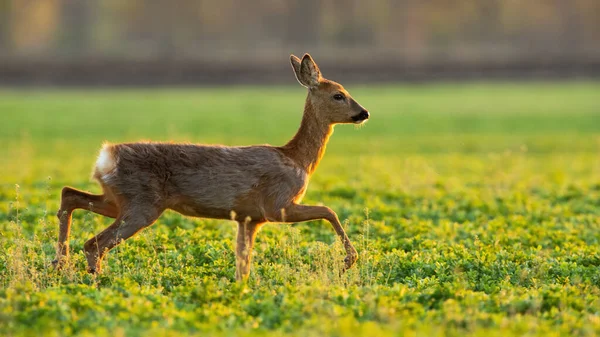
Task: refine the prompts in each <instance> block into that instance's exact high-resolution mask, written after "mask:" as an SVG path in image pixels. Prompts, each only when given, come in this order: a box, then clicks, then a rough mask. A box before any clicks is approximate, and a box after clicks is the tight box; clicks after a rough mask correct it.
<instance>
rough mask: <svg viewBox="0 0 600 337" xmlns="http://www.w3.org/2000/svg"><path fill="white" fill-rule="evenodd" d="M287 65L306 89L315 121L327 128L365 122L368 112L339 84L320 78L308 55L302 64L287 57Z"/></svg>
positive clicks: (295, 59)
mask: <svg viewBox="0 0 600 337" xmlns="http://www.w3.org/2000/svg"><path fill="white" fill-rule="evenodd" d="M290 61H291V63H292V68H293V69H294V74H295V75H296V79H297V80H298V82H300V84H302V85H303V86H305V87H307V88H308V100H309V101H310V103H311V104H312V105H313V106H314V107H315V109H314V111H315V112H316V113H317V118H319V119H320V120H322V121H324V122H326V123H329V124H337V123H352V124H361V123H364V122H365V121H366V120H367V119H369V112H368V111H367V110H366V109H365V108H363V107H362V106H361V105H360V104H358V103H357V102H356V101H355V100H354V98H352V96H350V93H348V91H346V89H344V87H343V86H342V85H341V84H339V83H336V82H334V81H330V80H327V79H325V78H323V76H321V71H320V70H319V67H318V66H317V64H316V63H315V61H314V60H313V59H312V57H310V55H308V54H304V57H302V60H300V59H299V58H297V57H296V56H294V55H291V56H290Z"/></svg>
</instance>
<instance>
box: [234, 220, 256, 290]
mask: <svg viewBox="0 0 600 337" xmlns="http://www.w3.org/2000/svg"><path fill="white" fill-rule="evenodd" d="M261 224H262V223H260V222H256V221H249V222H248V221H246V222H242V221H239V222H238V234H237V245H236V247H235V255H236V270H235V279H236V280H237V281H245V280H247V279H248V276H250V266H251V263H252V248H253V247H254V239H255V238H256V233H257V232H258V228H259V227H260V225H261Z"/></svg>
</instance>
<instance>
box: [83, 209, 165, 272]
mask: <svg viewBox="0 0 600 337" xmlns="http://www.w3.org/2000/svg"><path fill="white" fill-rule="evenodd" d="M162 212H163V209H159V208H156V207H152V206H141V207H140V206H138V207H123V209H122V212H121V215H119V217H117V219H116V220H115V222H113V224H112V225H110V226H108V227H107V228H106V229H105V230H103V231H102V232H101V233H100V234H98V235H96V236H95V237H93V238H91V239H89V240H88V241H87V242H86V243H85V244H84V252H85V256H86V258H87V261H88V272H90V273H99V272H100V264H101V262H102V259H103V258H104V256H105V255H106V253H107V252H108V251H109V250H111V249H112V248H114V247H115V246H117V245H118V244H119V243H121V241H124V240H127V239H128V238H130V237H131V236H133V235H134V234H135V233H137V232H139V231H140V230H142V229H144V228H146V227H148V226H150V225H151V224H153V223H154V221H156V219H158V217H159V216H160V214H161V213H162Z"/></svg>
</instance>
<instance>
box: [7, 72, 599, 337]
mask: <svg viewBox="0 0 600 337" xmlns="http://www.w3.org/2000/svg"><path fill="white" fill-rule="evenodd" d="M348 89H349V90H350V92H351V93H352V94H353V96H354V97H355V98H356V99H357V100H358V101H359V102H360V103H361V104H362V105H364V106H365V107H367V108H368V109H369V110H370V111H371V114H372V118H371V121H369V123H368V124H367V125H366V126H365V127H362V128H360V129H357V128H355V127H353V126H343V125H341V126H337V127H336V131H335V134H334V135H333V138H332V140H331V142H330V144H329V146H328V150H327V153H326V155H325V158H324V160H323V162H322V164H321V166H320V167H319V169H318V170H317V172H316V174H315V176H314V177H313V180H312V181H311V184H310V187H309V190H308V193H307V195H306V197H305V199H304V203H306V204H318V203H323V204H326V205H328V206H330V207H331V208H332V209H334V210H335V211H336V212H337V213H338V215H339V217H340V219H341V220H342V222H344V224H345V227H346V229H347V232H348V235H349V236H350V238H351V240H352V241H353V242H354V245H355V247H356V248H357V250H358V251H359V254H360V258H359V261H358V263H357V265H356V268H354V269H352V270H350V271H349V272H348V273H346V274H344V275H343V276H341V277H340V276H339V274H338V273H337V272H336V271H337V267H338V266H339V265H340V263H341V260H342V258H343V256H344V253H343V250H342V248H341V247H340V245H339V244H338V242H337V238H336V237H335V235H334V232H333V230H332V229H331V228H330V226H329V225H328V224H327V223H325V222H318V221H317V222H310V223H303V224H295V225H291V226H289V225H267V226H265V227H264V228H263V230H262V231H261V232H260V233H259V234H258V238H257V245H256V248H255V253H254V261H253V269H252V274H251V276H250V280H249V282H248V284H247V285H245V286H241V285H238V284H236V283H235V281H234V274H235V262H234V261H235V257H234V253H233V241H234V238H235V231H236V227H235V226H234V224H233V223H231V222H227V221H217V220H203V219H192V218H185V217H182V216H180V215H179V214H176V213H173V212H167V213H166V214H164V215H163V216H162V217H161V218H160V219H159V220H158V222H157V223H156V224H155V225H154V226H152V227H150V228H148V229H146V230H145V231H143V232H142V233H140V234H139V235H138V236H136V237H135V238H133V239H131V240H129V241H127V242H126V243H125V244H122V245H121V246H119V247H118V248H116V249H115V250H113V251H112V252H111V253H110V254H109V255H108V257H107V259H106V260H105V262H104V273H103V274H102V275H100V276H98V277H94V276H90V275H88V274H86V273H85V263H84V261H85V258H84V256H83V253H82V251H81V249H82V246H83V243H84V242H85V241H86V240H87V239H89V238H90V237H92V236H93V235H94V233H97V232H99V231H100V230H101V229H103V228H104V227H105V226H107V225H108V224H109V223H110V219H106V218H103V217H101V216H98V215H95V214H91V213H87V212H85V211H76V212H75V213H74V220H73V229H72V240H71V250H72V260H73V266H71V267H70V268H67V269H66V270H63V271H60V272H59V271H54V270H53V269H51V268H49V265H50V261H51V260H52V259H53V258H54V247H55V241H56V236H57V219H56V217H55V215H54V214H55V212H56V211H57V209H58V203H59V194H60V189H61V187H62V186H64V185H71V186H74V187H77V188H80V189H84V190H89V191H92V192H96V193H97V192H99V188H98V186H97V185H96V184H95V183H94V182H92V181H91V179H90V172H91V166H92V163H93V162H94V160H95V156H96V155H97V151H98V149H99V147H100V144H101V143H102V141H104V140H109V141H111V142H119V141H135V140H141V139H152V140H163V141H167V140H174V141H193V142H205V143H224V144H230V145H234V144H235V145H247V144H255V143H270V144H282V143H284V142H285V141H286V140H287V139H288V138H290V137H291V136H292V135H293V133H294V132H295V131H296V128H297V126H298V124H299V121H300V118H301V113H302V105H303V102H304V97H305V93H304V91H303V90H302V89H301V88H299V87H289V88H234V89H169V90H157V89H156V90H131V89H128V90H117V89H115V90H93V91H84V90H65V91H52V90H22V91H11V90H6V89H4V90H2V91H0V144H1V146H0V158H2V163H1V164H0V335H5V336H12V335H17V336H18V335H23V336H25V335H28V336H30V335H36V336H43V335H47V336H53V335H56V336H69V335H88V336H123V335H128V336H129V335H143V336H187V335H190V334H195V335H198V336H205V335H218V336H229V335H242V336H267V335H269V336H325V335H332V336H396V335H405V336H434V335H435V336H437V335H439V336H443V335H449V336H464V335H475V336H486V337H489V336H510V335H514V336H524V335H532V336H545V337H546V336H558V335H569V336H586V335H589V336H591V335H597V334H600V83H593V82H564V83H522V84H502V83H496V84H486V83H474V84H451V83H448V84H437V85H414V86H381V87H372V86H371V87H352V86H349V88H348Z"/></svg>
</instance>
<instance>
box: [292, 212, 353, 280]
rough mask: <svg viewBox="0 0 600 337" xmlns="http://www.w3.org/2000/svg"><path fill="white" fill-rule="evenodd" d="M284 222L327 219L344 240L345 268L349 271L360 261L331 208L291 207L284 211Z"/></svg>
mask: <svg viewBox="0 0 600 337" xmlns="http://www.w3.org/2000/svg"><path fill="white" fill-rule="evenodd" d="M281 217H282V219H281V220H280V221H283V222H302V221H309V220H317V219H325V220H327V221H329V223H331V226H333V229H334V230H335V232H336V233H337V235H338V236H339V237H340V239H341V240H342V243H343V244H344V249H346V258H345V259H344V263H345V268H346V269H349V268H351V267H352V265H354V263H355V262H356V260H357V259H358V253H357V252H356V249H355V248H354V246H353V245H352V243H351V242H350V239H349V238H348V235H346V232H345V231H344V228H343V227H342V224H341V223H340V220H339V219H338V216H337V214H335V212H334V211H333V210H331V208H329V207H326V206H307V205H295V204H294V205H291V206H289V207H286V208H285V209H284V212H283V214H282V215H281Z"/></svg>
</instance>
